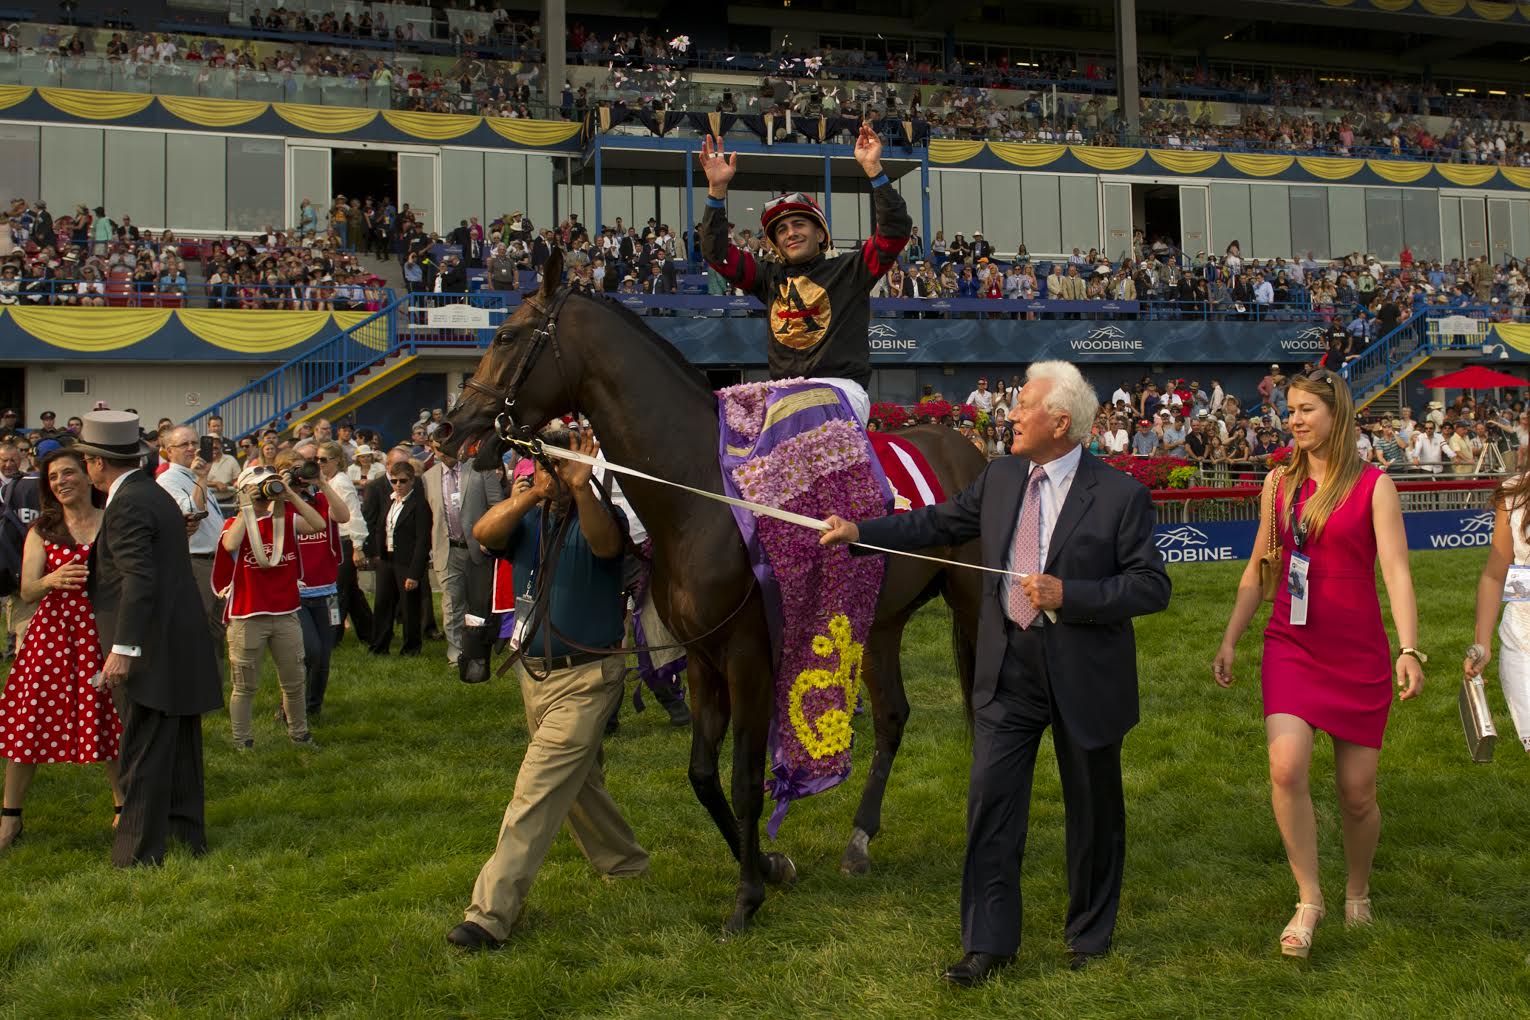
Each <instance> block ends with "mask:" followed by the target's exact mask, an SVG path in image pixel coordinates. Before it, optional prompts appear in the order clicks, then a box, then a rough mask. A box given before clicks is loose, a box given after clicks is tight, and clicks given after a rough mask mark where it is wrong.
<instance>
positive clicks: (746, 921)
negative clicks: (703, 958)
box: [717, 904, 759, 942]
mask: <svg viewBox="0 0 1530 1020" xmlns="http://www.w3.org/2000/svg"><path fill="white" fill-rule="evenodd" d="M758 909H759V908H758V907H757V906H747V907H746V906H744V905H742V904H740V905H739V906H737V907H734V908H733V916H732V917H730V918H728V922H727V923H726V924H724V925H723V930H722V933H721V934H720V935H718V936H717V941H719V942H727V941H729V940H730V939H732V938H734V937H735V936H738V935H742V934H743V933H744V932H746V931H748V930H749V925H750V923H751V922H753V921H754V912H755V911H756V910H758Z"/></svg>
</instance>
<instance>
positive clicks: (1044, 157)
mask: <svg viewBox="0 0 1530 1020" xmlns="http://www.w3.org/2000/svg"><path fill="white" fill-rule="evenodd" d="M988 150H989V151H990V152H992V153H993V154H994V155H995V156H998V157H999V158H1000V159H1002V160H1003V161H1004V162H1006V163H1009V164H1011V165H1013V166H1023V167H1027V168H1031V169H1034V168H1036V167H1038V166H1048V165H1050V164H1052V163H1056V162H1057V161H1058V160H1059V159H1062V156H1063V153H1064V152H1066V151H1067V147H1066V146H1063V145H1047V144H1045V143H1043V144H1041V145H1034V144H1030V143H1022V142H989V143H988Z"/></svg>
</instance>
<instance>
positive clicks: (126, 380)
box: [0, 362, 276, 426]
mask: <svg viewBox="0 0 1530 1020" xmlns="http://www.w3.org/2000/svg"><path fill="white" fill-rule="evenodd" d="M275 367H276V363H275V362H270V363H258V364H257V363H244V364H238V365H227V364H221V365H218V364H200V365H184V364H182V365H165V364H141V363H139V364H121V363H112V364H105V363H100V362H96V363H91V362H79V363H68V362H62V363H59V364H55V365H26V366H16V367H10V368H0V371H4V372H6V373H12V372H15V373H24V374H25V383H24V390H23V392H24V394H25V397H24V401H23V402H24V407H23V408H22V410H23V411H24V413H25V420H26V421H36V420H37V415H38V414H39V413H41V412H42V411H47V410H51V411H56V412H58V417H59V422H60V423H61V424H62V423H63V421H64V420H65V419H66V418H67V417H68V416H69V415H72V414H84V413H85V412H86V411H88V410H90V408H91V406H92V405H93V404H94V403H95V402H96V401H98V400H104V401H106V403H107V404H108V406H110V407H111V408H113V409H114V410H120V409H122V408H126V407H136V408H137V409H138V411H139V413H140V414H141V415H142V416H143V419H144V421H145V422H147V423H149V425H150V426H152V425H153V423H154V421H155V420H157V419H159V418H161V417H169V418H174V419H175V420H176V421H184V420H185V419H187V418H189V417H191V416H192V415H193V414H196V413H197V412H199V411H201V410H202V409H203V408H204V407H206V406H207V405H209V404H212V403H215V402H217V401H219V400H222V399H223V398H224V397H226V396H228V395H229V394H230V393H232V392H234V391H235V390H237V389H239V388H240V387H242V386H244V385H245V384H246V383H248V382H249V381H250V380H252V379H255V378H257V377H259V376H261V375H264V374H265V373H266V372H268V371H270V370H271V369H272V368H275ZM66 379H69V380H74V379H83V380H85V384H86V388H87V390H88V392H86V393H66V392H64V385H65V380H66Z"/></svg>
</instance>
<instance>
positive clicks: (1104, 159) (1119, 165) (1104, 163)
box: [1068, 145, 1145, 170]
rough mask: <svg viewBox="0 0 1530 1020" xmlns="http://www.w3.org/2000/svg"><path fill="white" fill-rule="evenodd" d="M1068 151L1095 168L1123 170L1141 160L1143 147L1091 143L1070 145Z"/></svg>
mask: <svg viewBox="0 0 1530 1020" xmlns="http://www.w3.org/2000/svg"><path fill="white" fill-rule="evenodd" d="M1068 151H1069V152H1071V153H1073V155H1074V157H1075V158H1076V159H1077V160H1078V161H1079V162H1080V163H1082V164H1084V165H1085V166H1089V167H1093V168H1094V169H1096V170H1125V169H1126V168H1127V167H1129V166H1135V165H1137V164H1138V163H1140V162H1142V156H1143V153H1144V151H1145V150H1143V149H1110V148H1104V147H1096V146H1092V145H1070V146H1068Z"/></svg>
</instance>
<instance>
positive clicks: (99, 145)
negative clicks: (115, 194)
mask: <svg viewBox="0 0 1530 1020" xmlns="http://www.w3.org/2000/svg"><path fill="white" fill-rule="evenodd" d="M103 159H104V153H103V140H102V129H101V128H83V127H53V126H52V125H46V126H44V127H43V129H42V164H41V165H42V189H41V190H42V198H43V200H44V201H46V202H47V203H48V211H49V212H51V213H52V214H53V215H54V217H55V218H57V217H59V216H63V215H65V214H67V213H70V212H72V211H73V210H74V207H75V206H76V205H79V204H80V203H84V204H85V205H86V206H88V207H89V208H91V209H94V208H95V207H96V206H98V205H100V204H101V203H102V201H103V200H104V198H105V196H104V195H103V193H102V187H103V181H102V168H103V166H104V164H103ZM5 197H7V198H9V197H11V196H9V195H7V196H5Z"/></svg>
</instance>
